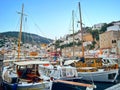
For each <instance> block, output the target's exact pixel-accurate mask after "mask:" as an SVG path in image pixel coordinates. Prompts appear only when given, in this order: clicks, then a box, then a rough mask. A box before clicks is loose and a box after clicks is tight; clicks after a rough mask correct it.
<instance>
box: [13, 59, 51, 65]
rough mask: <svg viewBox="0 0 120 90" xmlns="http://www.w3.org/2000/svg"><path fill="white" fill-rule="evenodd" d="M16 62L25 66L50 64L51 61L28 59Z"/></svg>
mask: <svg viewBox="0 0 120 90" xmlns="http://www.w3.org/2000/svg"><path fill="white" fill-rule="evenodd" d="M14 64H16V65H19V66H24V65H32V64H39V65H43V64H50V62H49V61H39V60H30V61H29V60H27V61H19V62H14Z"/></svg>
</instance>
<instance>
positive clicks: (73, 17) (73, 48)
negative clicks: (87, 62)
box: [72, 10, 75, 59]
mask: <svg viewBox="0 0 120 90" xmlns="http://www.w3.org/2000/svg"><path fill="white" fill-rule="evenodd" d="M72 29H73V59H74V56H75V55H74V53H75V50H74V49H75V44H74V10H73V11H72Z"/></svg>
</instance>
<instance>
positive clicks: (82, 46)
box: [78, 2, 84, 57]
mask: <svg viewBox="0 0 120 90" xmlns="http://www.w3.org/2000/svg"><path fill="white" fill-rule="evenodd" d="M78 6H79V15H80V30H81V39H82V57H84V46H83V29H82V15H81V6H80V2H79V3H78Z"/></svg>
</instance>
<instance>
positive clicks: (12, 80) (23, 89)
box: [2, 5, 51, 90]
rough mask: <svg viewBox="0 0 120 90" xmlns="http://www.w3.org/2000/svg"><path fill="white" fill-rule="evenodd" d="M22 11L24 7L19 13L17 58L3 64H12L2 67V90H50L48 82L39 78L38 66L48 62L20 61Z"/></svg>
mask: <svg viewBox="0 0 120 90" xmlns="http://www.w3.org/2000/svg"><path fill="white" fill-rule="evenodd" d="M23 9H24V5H22V12H21V13H19V14H21V23H20V34H19V40H18V57H17V58H15V59H14V60H7V61H5V63H6V62H8V64H9V63H10V62H12V64H11V65H5V66H4V67H3V72H2V80H3V82H2V86H3V87H4V90H33V89H34V90H47V89H50V87H49V86H51V85H50V82H49V81H45V80H44V78H41V76H40V75H41V74H40V73H39V69H38V65H39V64H48V63H49V62H46V61H39V60H33V59H32V60H31V59H29V60H26V59H20V58H21V57H20V53H22V52H20V51H21V50H20V43H21V38H22V37H21V35H22V20H23V15H24V13H23ZM32 54H34V53H32ZM34 56H35V54H34Z"/></svg>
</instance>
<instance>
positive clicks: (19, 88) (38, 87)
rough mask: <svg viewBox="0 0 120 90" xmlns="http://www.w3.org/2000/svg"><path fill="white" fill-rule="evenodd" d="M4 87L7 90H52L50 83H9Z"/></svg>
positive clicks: (4, 84)
mask: <svg viewBox="0 0 120 90" xmlns="http://www.w3.org/2000/svg"><path fill="white" fill-rule="evenodd" d="M3 87H4V89H5V90H6V89H7V90H50V83H49V82H43V83H29V84H28V83H15V84H9V83H7V82H3Z"/></svg>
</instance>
